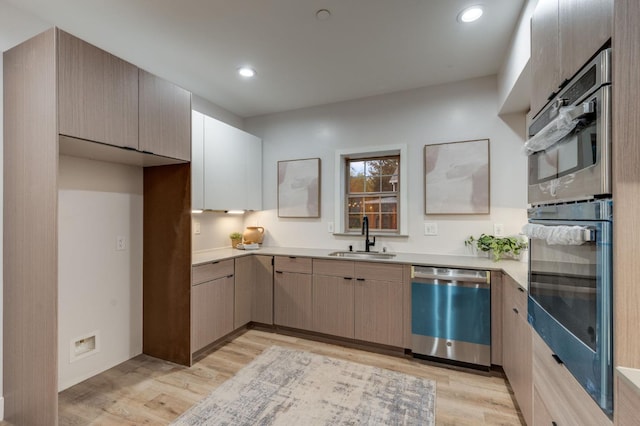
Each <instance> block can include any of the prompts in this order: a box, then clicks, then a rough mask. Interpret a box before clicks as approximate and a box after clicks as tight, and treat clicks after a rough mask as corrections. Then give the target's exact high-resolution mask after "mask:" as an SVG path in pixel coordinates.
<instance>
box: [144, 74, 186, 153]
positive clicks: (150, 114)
mask: <svg viewBox="0 0 640 426" xmlns="http://www.w3.org/2000/svg"><path fill="white" fill-rule="evenodd" d="M138 84H139V96H138V98H139V149H140V151H144V152H150V153H153V154H156V155H162V156H164V157H170V158H177V159H179V160H185V161H190V160H191V93H190V92H188V91H186V90H184V89H182V88H181V87H178V86H176V85H175V84H173V83H170V82H168V81H166V80H163V79H161V78H160V77H157V76H155V75H153V74H151V73H149V72H147V71H144V70H139V82H138Z"/></svg>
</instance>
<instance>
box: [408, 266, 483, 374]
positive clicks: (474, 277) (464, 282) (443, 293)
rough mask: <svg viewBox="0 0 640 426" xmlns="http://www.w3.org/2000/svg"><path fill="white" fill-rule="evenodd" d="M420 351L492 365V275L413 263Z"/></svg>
mask: <svg viewBox="0 0 640 426" xmlns="http://www.w3.org/2000/svg"><path fill="white" fill-rule="evenodd" d="M411 333H412V347H411V350H412V351H413V353H414V354H420V355H427V356H432V357H438V358H445V359H448V360H453V361H459V362H465V363H471V364H479V365H482V366H490V365H491V274H490V273H489V272H488V271H474V270H467V269H445V268H432V267H425V266H414V267H412V280H411Z"/></svg>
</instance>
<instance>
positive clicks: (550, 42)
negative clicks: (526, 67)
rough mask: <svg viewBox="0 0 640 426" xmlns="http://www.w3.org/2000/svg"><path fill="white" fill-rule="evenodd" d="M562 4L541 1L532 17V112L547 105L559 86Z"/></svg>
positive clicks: (556, 0) (555, 1)
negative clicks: (559, 36) (559, 42)
mask: <svg viewBox="0 0 640 426" xmlns="http://www.w3.org/2000/svg"><path fill="white" fill-rule="evenodd" d="M558 1H559V0H538V4H537V6H536V8H535V10H534V12H533V15H532V17H531V111H532V112H533V116H535V115H536V114H538V112H539V111H540V110H541V109H542V108H543V107H544V106H545V105H546V103H547V102H548V99H547V98H548V97H549V96H550V95H551V94H552V93H553V92H555V91H556V90H557V89H558V84H559V83H560V46H559V44H558V32H559V16H558V13H559V4H558Z"/></svg>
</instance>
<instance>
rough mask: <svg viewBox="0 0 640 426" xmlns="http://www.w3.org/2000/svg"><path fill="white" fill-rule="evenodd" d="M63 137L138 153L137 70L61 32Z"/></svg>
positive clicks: (60, 73)
mask: <svg viewBox="0 0 640 426" xmlns="http://www.w3.org/2000/svg"><path fill="white" fill-rule="evenodd" d="M58 105H59V113H58V120H59V124H58V126H59V129H58V131H59V132H60V134H63V135H66V136H72V137H75V138H80V139H87V140H90V141H95V142H100V143H105V144H109V145H115V146H120V147H128V148H134V149H138V68H136V67H135V66H134V65H131V64H130V63H128V62H125V61H123V60H122V59H119V58H116V57H115V56H113V55H111V54H109V53H107V52H105V51H104V50H101V49H98V48H97V47H95V46H92V45H90V44H89V43H86V42H84V41H82V40H80V39H78V38H76V37H74V36H72V35H70V34H67V33H65V32H64V31H61V30H58Z"/></svg>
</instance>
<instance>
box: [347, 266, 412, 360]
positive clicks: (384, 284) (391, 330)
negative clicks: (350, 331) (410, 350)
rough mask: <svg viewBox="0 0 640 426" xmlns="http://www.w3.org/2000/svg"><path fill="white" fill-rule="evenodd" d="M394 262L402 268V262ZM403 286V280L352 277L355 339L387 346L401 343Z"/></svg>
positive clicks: (399, 345)
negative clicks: (353, 280)
mask: <svg viewBox="0 0 640 426" xmlns="http://www.w3.org/2000/svg"><path fill="white" fill-rule="evenodd" d="M382 266H383V267H386V266H389V265H382ZM393 266H396V265H393ZM397 266H400V271H402V267H401V265H397ZM356 269H357V267H356ZM357 273H358V272H357V271H356V274H357ZM402 287H403V284H402V280H400V281H382V280H364V279H357V280H356V281H355V291H354V299H355V309H354V321H355V328H354V337H355V338H356V339H358V340H364V341H367V342H374V343H381V344H384V345H390V346H397V347H402V346H403V342H404V338H403V310H402V305H403V295H402Z"/></svg>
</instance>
